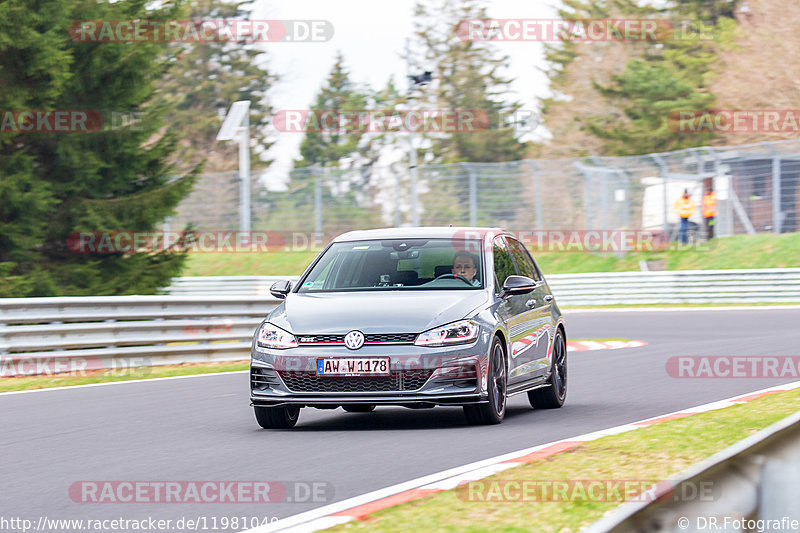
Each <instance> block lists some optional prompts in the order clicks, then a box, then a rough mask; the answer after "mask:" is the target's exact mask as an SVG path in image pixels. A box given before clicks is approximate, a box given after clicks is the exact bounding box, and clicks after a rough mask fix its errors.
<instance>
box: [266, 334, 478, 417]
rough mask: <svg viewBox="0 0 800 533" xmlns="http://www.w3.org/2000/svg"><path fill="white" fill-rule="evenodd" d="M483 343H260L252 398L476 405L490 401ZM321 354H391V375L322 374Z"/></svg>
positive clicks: (319, 403)
mask: <svg viewBox="0 0 800 533" xmlns="http://www.w3.org/2000/svg"><path fill="white" fill-rule="evenodd" d="M487 352H488V349H486V348H485V347H484V346H483V343H482V342H480V341H476V342H474V343H472V344H470V345H465V346H448V347H441V348H428V347H419V346H413V345H396V346H370V347H366V346H365V347H364V348H362V349H360V350H358V352H357V353H356V352H354V351H353V350H348V349H346V348H343V347H325V348H320V347H301V348H293V349H290V350H270V349H265V348H260V347H258V346H256V345H255V344H254V346H253V352H252V359H251V365H250V367H251V371H250V393H251V394H250V400H251V404H252V405H254V406H263V407H279V406H287V405H292V406H310V407H321V408H326V407H327V408H330V407H335V406H338V405H347V404H375V405H401V406H406V407H432V406H434V405H471V404H476V403H483V402H487V401H488V395H487V394H486V359H487V357H486V355H485V354H486V353H487ZM319 357H325V358H330V357H389V358H390V367H391V375H390V376H386V377H385V378H380V377H378V378H376V377H359V376H351V377H343V376H336V377H321V376H317V375H316V372H315V368H316V359H317V358H319Z"/></svg>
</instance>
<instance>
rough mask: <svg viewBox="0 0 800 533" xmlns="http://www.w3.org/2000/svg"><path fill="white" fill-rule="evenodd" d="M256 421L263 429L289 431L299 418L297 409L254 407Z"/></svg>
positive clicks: (298, 409)
mask: <svg viewBox="0 0 800 533" xmlns="http://www.w3.org/2000/svg"><path fill="white" fill-rule="evenodd" d="M253 409H254V410H255V413H256V421H257V422H258V425H259V426H261V427H262V428H264V429H289V428H293V427H294V425H295V424H297V419H298V418H300V408H299V407H258V406H256V407H254V408H253Z"/></svg>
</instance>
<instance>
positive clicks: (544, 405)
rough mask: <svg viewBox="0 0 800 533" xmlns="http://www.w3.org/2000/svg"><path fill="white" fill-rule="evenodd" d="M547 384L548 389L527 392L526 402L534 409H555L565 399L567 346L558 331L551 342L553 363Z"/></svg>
mask: <svg viewBox="0 0 800 533" xmlns="http://www.w3.org/2000/svg"><path fill="white" fill-rule="evenodd" d="M548 383H549V385H550V386H549V387H544V388H541V389H535V390H532V391H530V392H528V401H529V402H531V407H533V408H534V409H557V408H559V407H561V406H562V405H564V400H565V399H566V398H567V346H566V343H565V342H564V334H563V333H561V330H560V329H557V330H556V338H555V340H554V341H553V363H552V365H551V367H550V379H549V380H548Z"/></svg>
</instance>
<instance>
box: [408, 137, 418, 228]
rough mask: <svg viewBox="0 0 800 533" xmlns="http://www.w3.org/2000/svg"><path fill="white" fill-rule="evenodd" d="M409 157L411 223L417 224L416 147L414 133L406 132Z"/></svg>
mask: <svg viewBox="0 0 800 533" xmlns="http://www.w3.org/2000/svg"><path fill="white" fill-rule="evenodd" d="M408 144H409V145H410V146H409V152H408V153H409V159H408V177H409V186H410V188H411V225H412V226H419V225H420V223H419V221H420V219H419V198H418V197H417V176H418V175H417V147H416V146H415V145H414V134H413V133H411V132H409V133H408Z"/></svg>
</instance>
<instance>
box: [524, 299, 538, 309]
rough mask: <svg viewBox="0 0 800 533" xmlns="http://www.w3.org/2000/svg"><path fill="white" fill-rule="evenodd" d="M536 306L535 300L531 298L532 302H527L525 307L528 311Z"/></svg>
mask: <svg viewBox="0 0 800 533" xmlns="http://www.w3.org/2000/svg"><path fill="white" fill-rule="evenodd" d="M535 305H536V300H534V299H533V298H531V299H530V300H528V301H527V302H525V307H527V308H528V309H530V308H531V307H533V306H535Z"/></svg>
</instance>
